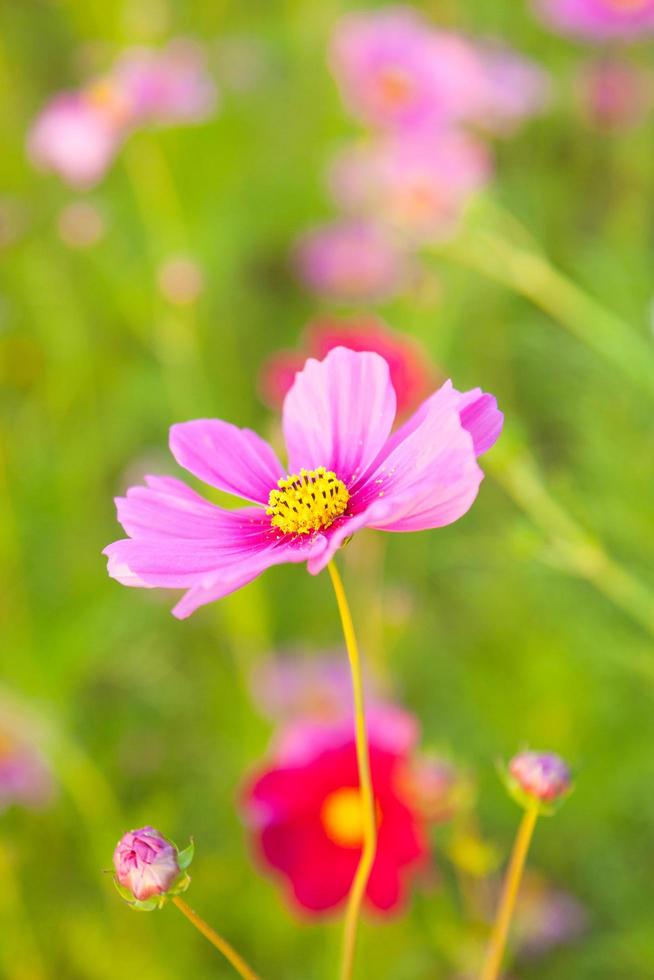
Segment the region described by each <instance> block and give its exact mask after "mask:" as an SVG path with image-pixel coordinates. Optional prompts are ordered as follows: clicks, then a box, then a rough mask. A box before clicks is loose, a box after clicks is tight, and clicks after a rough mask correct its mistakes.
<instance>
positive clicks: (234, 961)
mask: <svg viewBox="0 0 654 980" xmlns="http://www.w3.org/2000/svg"><path fill="white" fill-rule="evenodd" d="M172 901H173V904H174V905H176V906H177V908H178V909H179V911H180V912H181V913H182V915H185V916H186V918H187V919H188V920H189V922H191V923H192V924H193V925H194V926H195V928H196V929H197V930H198V932H200V933H201V934H202V935H203V936H204V938H205V939H208V940H209V942H210V943H211V945H212V946H214V947H215V948H216V949H217V950H219V952H221V953H222V954H223V956H224V957H225V959H226V960H227V961H228V963H231V965H232V966H233V967H234V969H235V970H236V972H237V973H238V975H239V976H240V977H243V980H259V977H258V976H257V974H256V973H255V972H254V970H252V969H251V968H250V967H249V966H248V965H247V963H246V962H245V960H244V959H243V957H242V956H241V955H240V954H239V953H237V952H236V950H235V949H234V947H233V946H232V945H231V944H230V943H228V942H227V940H226V939H223V937H222V936H221V935H220V934H219V933H217V932H216V930H215V929H212V928H211V926H210V925H208V924H207V923H206V922H205V921H204V919H202V918H201V917H200V916H199V915H198V913H197V912H195V911H194V910H193V909H192V908H191V906H190V905H188V904H187V903H186V902H185V901H184V899H183V898H180V897H179V895H176V896H175V897H174V898H173V900H172Z"/></svg>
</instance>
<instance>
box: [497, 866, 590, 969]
mask: <svg viewBox="0 0 654 980" xmlns="http://www.w3.org/2000/svg"><path fill="white" fill-rule="evenodd" d="M587 928H588V914H587V912H586V909H585V908H584V907H583V905H582V904H581V903H580V902H579V901H578V900H577V899H576V898H575V897H574V896H573V895H570V894H569V893H568V892H565V891H563V890H562V889H559V888H554V887H552V885H550V884H549V883H548V882H547V881H546V880H545V879H544V878H542V877H541V876H540V875H537V874H535V873H534V872H528V873H527V874H526V875H525V879H524V881H523V882H522V885H521V886H520V901H519V902H518V905H517V907H516V914H515V923H514V929H515V940H516V946H517V948H518V952H519V954H520V955H521V956H523V957H525V958H529V959H537V958H539V957H541V956H544V955H545V954H546V953H549V952H550V951H551V950H553V949H556V948H557V947H558V946H565V945H568V944H570V943H573V942H574V941H575V940H577V939H579V938H580V937H581V936H582V935H583V934H584V932H585V931H586V929H587Z"/></svg>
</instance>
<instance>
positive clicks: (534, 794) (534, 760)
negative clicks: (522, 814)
mask: <svg viewBox="0 0 654 980" xmlns="http://www.w3.org/2000/svg"><path fill="white" fill-rule="evenodd" d="M506 781H507V786H508V788H509V791H510V793H511V795H512V796H513V797H514V799H516V800H517V801H518V802H519V803H521V804H522V805H525V803H527V804H531V803H533V801H534V800H536V801H538V802H540V803H542V804H545V806H546V807H547V806H551V805H552V804H555V803H558V802H561V801H562V800H563V799H565V797H566V796H568V795H569V794H570V793H571V792H572V778H571V776H570V770H569V768H568V766H567V765H566V763H565V762H564V761H563V759H561V758H560V756H558V755H555V754H554V753H553V752H520V753H519V754H518V755H516V756H514V757H513V758H512V759H511V761H510V762H509V765H508V772H507V774H506ZM545 812H546V811H545Z"/></svg>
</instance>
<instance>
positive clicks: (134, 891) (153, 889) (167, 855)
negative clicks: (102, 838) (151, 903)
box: [114, 827, 182, 902]
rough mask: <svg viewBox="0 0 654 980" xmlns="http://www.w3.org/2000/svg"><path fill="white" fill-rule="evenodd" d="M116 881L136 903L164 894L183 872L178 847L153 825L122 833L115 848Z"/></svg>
mask: <svg viewBox="0 0 654 980" xmlns="http://www.w3.org/2000/svg"><path fill="white" fill-rule="evenodd" d="M114 868H115V870H116V880H117V881H118V884H119V885H121V886H122V887H123V888H124V889H126V891H127V892H129V893H130V895H131V896H133V897H134V898H135V899H136V900H137V901H138V902H145V901H147V900H148V899H150V898H154V897H155V896H159V895H165V894H166V892H168V891H169V890H170V889H171V888H172V887H173V886H174V884H175V883H176V881H177V879H178V878H179V877H180V875H181V873H182V869H181V868H180V865H179V861H178V854H177V848H176V847H175V846H174V845H173V844H171V843H170V841H168V840H166V838H165V837H163V836H162V835H161V834H160V833H159V831H158V830H155V829H154V828H153V827H142V828H141V829H140V830H130V831H128V832H127V833H126V834H124V835H123V836H122V837H121V839H120V840H119V841H118V843H117V845H116V850H115V851H114Z"/></svg>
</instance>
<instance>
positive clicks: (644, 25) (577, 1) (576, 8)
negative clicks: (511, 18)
mask: <svg viewBox="0 0 654 980" xmlns="http://www.w3.org/2000/svg"><path fill="white" fill-rule="evenodd" d="M535 8H536V11H537V12H538V14H539V15H540V16H541V17H542V19H543V20H544V21H545V23H547V24H548V26H550V27H552V28H554V30H557V31H561V32H562V33H563V34H571V35H573V36H574V37H579V38H583V39H584V40H587V41H596V42H600V41H606V40H609V39H611V38H616V39H623V40H636V39H637V38H639V37H647V36H649V35H651V34H652V33H653V32H654V0H535Z"/></svg>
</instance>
